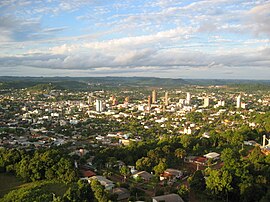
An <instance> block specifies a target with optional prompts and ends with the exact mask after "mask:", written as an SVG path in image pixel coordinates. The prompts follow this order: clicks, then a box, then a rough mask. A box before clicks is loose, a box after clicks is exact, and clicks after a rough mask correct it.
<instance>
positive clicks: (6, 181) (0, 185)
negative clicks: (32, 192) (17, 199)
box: [0, 173, 69, 198]
mask: <svg viewBox="0 0 270 202" xmlns="http://www.w3.org/2000/svg"><path fill="white" fill-rule="evenodd" d="M36 185H39V186H41V189H43V190H45V191H46V192H49V193H55V195H56V196H63V195H64V193H65V192H66V190H67V189H68V187H69V186H68V185H65V184H63V183H60V182H47V181H39V182H29V183H25V182H23V181H21V180H19V179H18V178H16V177H15V176H14V175H11V174H9V173H0V198H2V197H3V196H4V195H5V194H7V193H8V192H10V191H12V190H15V189H20V188H22V187H25V188H28V187H29V188H31V187H33V186H36Z"/></svg>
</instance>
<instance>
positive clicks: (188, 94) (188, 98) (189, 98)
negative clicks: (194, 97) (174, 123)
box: [186, 92, 191, 105]
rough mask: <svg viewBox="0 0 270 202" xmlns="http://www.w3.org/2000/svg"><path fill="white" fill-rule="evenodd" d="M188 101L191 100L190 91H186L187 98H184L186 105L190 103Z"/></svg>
mask: <svg viewBox="0 0 270 202" xmlns="http://www.w3.org/2000/svg"><path fill="white" fill-rule="evenodd" d="M190 102H191V95H190V93H189V92H188V93H187V98H186V104H187V105H190Z"/></svg>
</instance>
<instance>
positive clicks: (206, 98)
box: [203, 97, 209, 107]
mask: <svg viewBox="0 0 270 202" xmlns="http://www.w3.org/2000/svg"><path fill="white" fill-rule="evenodd" d="M208 106H209V97H205V98H204V100H203V107H208Z"/></svg>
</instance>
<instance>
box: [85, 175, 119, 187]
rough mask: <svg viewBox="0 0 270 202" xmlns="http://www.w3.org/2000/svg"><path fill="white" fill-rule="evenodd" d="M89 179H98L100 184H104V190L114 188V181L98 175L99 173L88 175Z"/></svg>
mask: <svg viewBox="0 0 270 202" xmlns="http://www.w3.org/2000/svg"><path fill="white" fill-rule="evenodd" d="M90 180H97V181H99V182H100V184H101V185H102V186H104V187H105V189H106V190H112V189H113V188H114V183H113V182H112V181H111V180H108V179H107V178H105V177H103V176H100V175H97V176H93V177H90Z"/></svg>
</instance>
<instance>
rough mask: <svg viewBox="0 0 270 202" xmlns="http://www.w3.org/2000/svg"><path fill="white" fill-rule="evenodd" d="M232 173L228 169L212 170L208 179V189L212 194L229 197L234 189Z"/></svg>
mask: <svg viewBox="0 0 270 202" xmlns="http://www.w3.org/2000/svg"><path fill="white" fill-rule="evenodd" d="M231 183H232V175H231V174H230V173H229V172H228V171H223V172H222V171H218V170H212V171H210V175H209V176H208V177H207V179H206V189H207V190H208V191H209V193H210V194H211V196H213V197H215V198H222V199H224V198H225V197H226V198H227V201H228V194H229V192H230V191H231V190H232V186H231Z"/></svg>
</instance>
